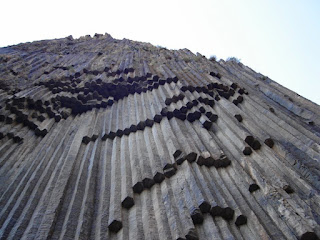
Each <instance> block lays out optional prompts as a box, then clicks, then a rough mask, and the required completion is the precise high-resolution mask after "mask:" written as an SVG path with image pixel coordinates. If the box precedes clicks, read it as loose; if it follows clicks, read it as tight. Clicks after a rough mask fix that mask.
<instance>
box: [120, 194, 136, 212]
mask: <svg viewBox="0 0 320 240" xmlns="http://www.w3.org/2000/svg"><path fill="white" fill-rule="evenodd" d="M121 205H122V207H124V208H126V209H129V208H131V207H132V206H133V205H134V200H133V198H132V197H129V196H128V197H126V198H125V199H124V200H123V201H122V203H121Z"/></svg>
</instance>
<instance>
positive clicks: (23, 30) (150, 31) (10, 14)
mask: <svg viewBox="0 0 320 240" xmlns="http://www.w3.org/2000/svg"><path fill="white" fill-rule="evenodd" d="M0 22H1V33H0V47H5V46H8V45H14V44H18V43H22V42H31V41H35V40H43V39H54V38H62V37H66V36H69V35H73V37H74V38H78V37H80V36H84V35H87V34H90V35H91V36H93V35H94V34H95V33H109V34H111V36H112V37H114V38H117V39H122V38H127V39H131V40H137V41H142V42H150V43H151V44H154V45H159V46H162V47H166V48H168V49H181V48H188V49H189V50H191V51H192V52H194V53H197V52H199V53H201V54H203V55H205V56H206V57H210V56H212V55H215V56H216V57H217V58H218V59H226V58H228V57H236V58H238V59H240V60H241V62H242V63H243V64H245V65H247V66H249V67H250V68H252V69H253V70H255V71H256V72H260V73H262V74H264V75H266V76H268V77H269V78H270V79H272V80H274V81H276V82H278V83H280V84H281V85H283V86H285V87H287V88H289V89H291V90H293V91H295V92H297V93H298V94H300V95H302V96H304V97H306V98H308V99H310V100H312V101H313V102H315V103H317V104H319V105H320V92H319V89H320V41H319V40H320V1H319V0H305V1H302V0H299V1H298V0H281V1H279V0H242V1H239V0H223V1H222V0H210V1H209V0H207V1H205V0H197V1H195V0H192V1H189V0H162V1H153V0H135V1H132V0H131V1H130V0H123V1H119V0H118V1H115V0H113V1H107V0H104V1H99V0H90V1H82V0H77V1H75V0H63V1H62V0H55V1H43V0H42V1H40V0H28V1H25V0H4V1H2V2H1V3H0Z"/></svg>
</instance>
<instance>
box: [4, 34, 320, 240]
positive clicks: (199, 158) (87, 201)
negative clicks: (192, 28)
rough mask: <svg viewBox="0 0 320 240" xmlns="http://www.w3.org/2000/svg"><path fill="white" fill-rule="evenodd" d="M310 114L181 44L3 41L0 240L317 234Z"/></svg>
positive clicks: (240, 70) (319, 203)
mask: <svg viewBox="0 0 320 240" xmlns="http://www.w3.org/2000/svg"><path fill="white" fill-rule="evenodd" d="M319 116H320V108H319V106H318V105H316V104H314V103H312V102H310V101H309V100H307V99H305V98H303V97H301V96H299V95H297V94H296V93H294V92H292V91H290V90H288V89H286V88H284V87H283V86H281V85H279V84H277V83H276V82H274V81H272V80H271V79H269V78H268V77H266V76H263V75H261V74H259V73H256V72H254V71H253V70H252V69H250V68H249V67H247V66H245V65H243V64H242V63H239V62H236V61H227V62H225V61H223V60H220V61H219V62H217V61H215V60H208V59H207V58H205V57H204V56H202V55H201V54H197V55H194V54H193V53H192V52H190V51H189V50H187V49H181V50H167V49H165V48H160V47H154V46H152V45H151V44H148V43H141V42H135V41H130V40H127V39H123V40H117V39H114V38H112V37H111V36H110V35H108V34H105V35H101V34H96V35H95V36H94V37H92V38H91V37H90V36H86V37H81V38H79V39H73V38H72V37H71V36H70V37H67V38H64V39H55V40H45V41H38V42H32V43H24V44H19V45H16V46H9V47H6V48H1V49H0V239H246V240H248V239H253V240H256V239H318V237H319V236H320V228H319V224H320V181H319V176H320V164H319V162H320V145H319V144H320V128H319V126H320V117H319Z"/></svg>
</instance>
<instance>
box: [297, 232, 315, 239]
mask: <svg viewBox="0 0 320 240" xmlns="http://www.w3.org/2000/svg"><path fill="white" fill-rule="evenodd" d="M300 240H319V237H318V236H317V234H315V233H314V232H306V233H304V234H302V236H301V238H300Z"/></svg>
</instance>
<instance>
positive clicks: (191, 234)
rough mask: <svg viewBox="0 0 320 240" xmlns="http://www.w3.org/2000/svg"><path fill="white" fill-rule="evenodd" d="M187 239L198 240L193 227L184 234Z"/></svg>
mask: <svg viewBox="0 0 320 240" xmlns="http://www.w3.org/2000/svg"><path fill="white" fill-rule="evenodd" d="M186 239H187V240H199V237H198V235H197V233H196V231H195V230H194V229H191V230H190V231H189V232H188V233H187V235H186Z"/></svg>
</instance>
